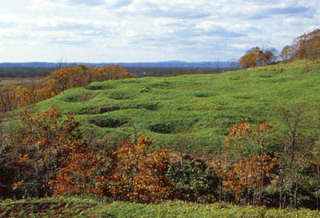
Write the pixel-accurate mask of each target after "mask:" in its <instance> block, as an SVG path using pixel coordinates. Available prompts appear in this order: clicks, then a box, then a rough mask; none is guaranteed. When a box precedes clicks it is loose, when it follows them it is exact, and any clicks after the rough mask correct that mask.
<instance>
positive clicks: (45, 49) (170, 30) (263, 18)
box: [0, 0, 320, 62]
mask: <svg viewBox="0 0 320 218" xmlns="http://www.w3.org/2000/svg"><path fill="white" fill-rule="evenodd" d="M0 3H1V6H0V62H29V61H46V62H61V61H64V62H155V61H169V60H181V61H228V60H231V59H239V58H240V57H241V56H242V55H243V54H244V53H245V52H246V51H247V50H249V49H250V48H251V47H254V46H260V47H262V48H270V47H274V48H276V49H278V50H280V51H281V49H282V48H283V47H284V46H285V45H287V44H291V43H292V42H293V40H294V38H296V37H297V36H299V35H301V34H303V33H308V32H310V31H312V30H314V29H317V28H319V26H320V0H277V1H275V0H268V1H265V0H0Z"/></svg>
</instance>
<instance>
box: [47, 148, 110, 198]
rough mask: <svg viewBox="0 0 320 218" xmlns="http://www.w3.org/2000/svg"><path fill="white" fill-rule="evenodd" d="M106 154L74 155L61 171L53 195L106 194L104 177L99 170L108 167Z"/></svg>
mask: <svg viewBox="0 0 320 218" xmlns="http://www.w3.org/2000/svg"><path fill="white" fill-rule="evenodd" d="M105 158H106V155H105V154H99V153H95V152H92V151H89V152H88V151H82V152H81V153H75V152H74V153H72V154H71V157H70V158H69V159H68V161H67V163H66V165H65V166H64V167H63V168H61V169H60V170H59V174H58V175H57V178H56V184H55V186H54V190H53V194H54V195H60V194H96V195H103V194H104V188H105V183H104V180H105V178H104V176H101V175H100V176H99V175H98V172H99V170H101V169H103V168H104V167H106V166H107V160H106V159H105Z"/></svg>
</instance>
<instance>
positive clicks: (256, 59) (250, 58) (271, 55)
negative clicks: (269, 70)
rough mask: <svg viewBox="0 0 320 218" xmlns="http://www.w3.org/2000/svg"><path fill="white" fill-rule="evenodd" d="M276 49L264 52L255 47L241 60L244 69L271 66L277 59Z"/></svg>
mask: <svg viewBox="0 0 320 218" xmlns="http://www.w3.org/2000/svg"><path fill="white" fill-rule="evenodd" d="M275 53H276V50H275V49H266V50H263V49H261V48H260V47H253V48H251V49H250V50H249V51H247V53H246V54H245V55H244V56H242V57H241V58H240V60H239V64H240V65H242V66H243V67H244V68H249V67H255V66H261V65H265V64H270V63H272V61H274V59H275Z"/></svg>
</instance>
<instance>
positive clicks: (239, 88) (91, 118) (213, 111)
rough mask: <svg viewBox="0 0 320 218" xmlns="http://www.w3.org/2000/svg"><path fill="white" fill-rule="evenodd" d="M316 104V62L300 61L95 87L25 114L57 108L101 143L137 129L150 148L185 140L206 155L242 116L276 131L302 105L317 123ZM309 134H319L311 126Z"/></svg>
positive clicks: (319, 90)
mask: <svg viewBox="0 0 320 218" xmlns="http://www.w3.org/2000/svg"><path fill="white" fill-rule="evenodd" d="M319 103H320V64H319V63H313V64H312V63H311V62H310V63H309V65H308V67H306V65H305V62H304V61H299V62H294V63H290V64H286V65H284V64H283V63H280V64H278V65H272V66H266V67H257V68H252V69H248V70H239V71H232V72H225V73H221V74H199V75H195V74H193V75H183V76H177V77H166V78H158V77H152V78H151V77H149V78H133V79H124V80H116V81H104V82H94V83H92V84H90V85H88V86H86V87H81V88H75V89H71V90H67V91H65V92H63V93H61V94H60V95H58V96H56V97H54V98H51V99H48V100H45V101H43V102H39V103H38V104H36V105H33V106H30V107H29V108H30V109H31V110H33V111H42V110H45V109H47V108H48V107H49V106H51V105H59V106H61V109H62V112H63V113H64V114H71V113H76V115H77V116H76V119H77V120H78V121H81V122H83V124H84V127H83V128H84V129H85V130H86V131H87V132H91V133H95V134H97V135H98V136H100V137H102V136H106V135H108V136H110V138H111V139H112V138H114V139H125V138H127V137H128V136H130V135H132V134H133V132H134V128H133V127H132V126H133V125H134V126H135V127H136V129H137V130H138V133H139V134H145V135H147V136H148V137H150V138H151V139H152V140H153V141H154V148H159V147H166V148H172V147H174V146H175V145H176V144H177V143H178V142H181V141H187V142H188V143H187V144H188V145H189V147H190V148H189V149H191V150H194V151H202V152H203V151H208V150H214V149H215V148H216V147H217V146H219V145H220V144H221V140H223V139H224V137H225V135H226V134H227V133H228V127H230V126H231V125H232V124H234V123H237V122H240V121H241V120H242V119H244V118H248V120H249V121H250V122H251V123H253V124H259V123H261V122H263V121H271V122H273V123H274V126H275V127H276V128H281V126H282V124H281V122H280V121H279V120H280V115H279V109H280V108H287V109H290V110H292V109H294V108H296V107H298V106H299V105H303V106H304V107H305V110H306V114H307V115H308V116H309V117H310V120H314V119H315V118H316V117H317V116H318V112H317V111H318V107H319ZM306 129H307V130H308V131H318V129H319V128H318V127H317V126H315V124H313V123H312V122H309V121H308V122H307V123H306Z"/></svg>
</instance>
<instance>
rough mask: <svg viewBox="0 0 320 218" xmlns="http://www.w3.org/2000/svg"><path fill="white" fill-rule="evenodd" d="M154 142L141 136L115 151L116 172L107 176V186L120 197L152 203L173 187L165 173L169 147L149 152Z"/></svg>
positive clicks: (126, 142)
mask: <svg viewBox="0 0 320 218" xmlns="http://www.w3.org/2000/svg"><path fill="white" fill-rule="evenodd" d="M150 145H151V141H150V140H149V139H147V138H146V137H145V136H140V137H139V138H138V140H137V143H136V144H134V145H132V144H131V143H130V141H129V140H127V141H125V142H124V143H123V144H122V145H121V147H120V148H118V150H117V151H116V153H117V162H116V166H115V168H114V172H113V173H112V174H111V175H110V176H109V177H108V178H109V183H108V189H109V190H110V192H111V193H112V195H113V197H114V198H116V199H121V200H133V201H139V202H150V201H158V200H163V199H166V198H167V197H168V196H169V190H170V187H171V184H170V182H169V181H168V180H167V179H166V177H165V174H166V172H167V170H168V165H169V157H168V153H167V151H166V150H159V151H155V152H154V153H148V152H147V149H148V148H149V147H150Z"/></svg>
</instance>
